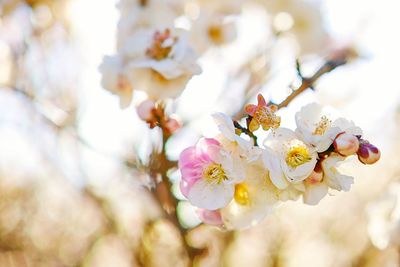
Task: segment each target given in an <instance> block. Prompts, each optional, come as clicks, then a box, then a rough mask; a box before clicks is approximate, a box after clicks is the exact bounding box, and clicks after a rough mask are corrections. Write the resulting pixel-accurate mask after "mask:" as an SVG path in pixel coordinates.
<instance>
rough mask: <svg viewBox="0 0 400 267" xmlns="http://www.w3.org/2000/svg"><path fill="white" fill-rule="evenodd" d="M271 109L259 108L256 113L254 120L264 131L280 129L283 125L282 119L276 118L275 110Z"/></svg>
mask: <svg viewBox="0 0 400 267" xmlns="http://www.w3.org/2000/svg"><path fill="white" fill-rule="evenodd" d="M271 107H272V106H271ZM271 107H265V106H260V107H257V110H256V112H255V113H254V118H255V119H256V120H257V121H258V122H259V123H260V124H261V126H262V127H263V129H264V130H268V129H270V128H274V129H275V128H278V127H279V125H280V124H281V118H280V117H279V116H276V114H275V112H274V109H273V108H271Z"/></svg>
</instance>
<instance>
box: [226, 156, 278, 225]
mask: <svg viewBox="0 0 400 267" xmlns="http://www.w3.org/2000/svg"><path fill="white" fill-rule="evenodd" d="M278 198H279V189H277V188H276V187H275V186H274V185H273V184H272V182H271V180H270V177H269V171H268V169H267V168H266V167H265V165H264V163H263V161H262V159H261V157H260V158H259V160H257V161H254V162H251V163H249V164H248V165H247V167H246V178H245V180H244V181H242V182H241V183H238V184H236V185H235V193H234V197H233V200H232V201H231V202H230V203H229V205H227V206H226V207H224V208H222V209H221V210H220V212H221V216H222V221H223V223H224V226H225V228H227V229H244V228H248V227H250V226H253V225H255V224H257V223H258V222H260V221H261V220H262V219H264V218H265V216H267V215H268V214H269V213H270V212H271V211H272V209H273V207H274V205H275V204H276V203H277V201H278Z"/></svg>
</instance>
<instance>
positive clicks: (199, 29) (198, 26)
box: [190, 12, 237, 52]
mask: <svg viewBox="0 0 400 267" xmlns="http://www.w3.org/2000/svg"><path fill="white" fill-rule="evenodd" d="M236 35H237V31H236V25H235V21H234V20H232V19H231V18H226V16H223V15H222V14H218V13H208V12H202V13H201V14H200V15H199V17H198V18H197V19H196V20H195V21H194V22H193V24H192V28H191V36H190V37H191V40H192V43H193V44H194V46H195V48H196V51H198V52H204V51H206V50H207V49H208V48H211V47H214V46H221V45H224V44H228V43H230V42H232V41H233V40H234V39H235V38H236Z"/></svg>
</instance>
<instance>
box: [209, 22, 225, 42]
mask: <svg viewBox="0 0 400 267" xmlns="http://www.w3.org/2000/svg"><path fill="white" fill-rule="evenodd" d="M208 36H209V37H210V39H211V40H212V41H213V42H214V43H216V44H221V43H223V41H224V36H223V32H222V29H221V26H210V27H209V28H208Z"/></svg>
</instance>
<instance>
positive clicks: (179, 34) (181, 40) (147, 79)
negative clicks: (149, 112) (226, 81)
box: [100, 28, 201, 106]
mask: <svg viewBox="0 0 400 267" xmlns="http://www.w3.org/2000/svg"><path fill="white" fill-rule="evenodd" d="M196 61H197V56H196V54H195V52H194V51H193V49H192V48H191V47H190V45H189V43H188V39H187V33H186V32H185V31H183V30H179V29H170V28H166V29H162V30H157V29H140V30H137V31H136V32H135V33H134V34H132V35H131V36H130V37H129V38H127V39H126V43H125V44H124V46H123V47H122V48H121V49H120V53H119V54H118V55H117V56H113V57H105V58H104V60H103V63H102V65H101V67H100V71H101V72H102V74H103V81H102V82H103V86H104V87H105V88H106V89H108V90H110V91H111V92H113V93H117V94H118V95H120V96H122V97H123V98H121V99H123V100H121V103H123V106H126V105H125V104H126V103H129V101H128V100H127V99H128V98H129V100H130V98H131V94H132V90H141V91H145V92H146V93H147V94H148V96H149V98H151V99H154V100H157V99H165V98H174V97H177V96H179V94H180V93H181V91H182V90H183V89H184V88H185V86H186V84H187V82H188V81H189V80H190V79H191V78H192V76H193V75H196V74H200V72H201V68H200V66H199V65H198V64H197V62H196ZM121 81H122V82H121ZM121 91H122V92H121ZM128 93H129V96H128Z"/></svg>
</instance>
